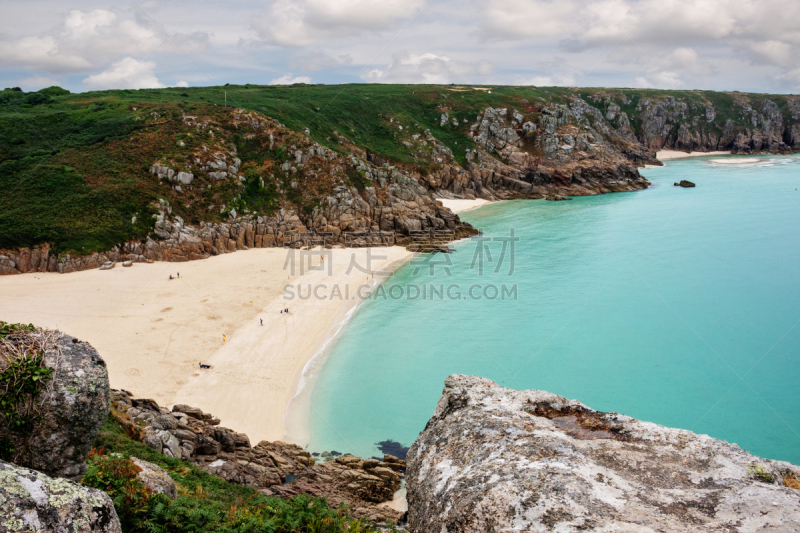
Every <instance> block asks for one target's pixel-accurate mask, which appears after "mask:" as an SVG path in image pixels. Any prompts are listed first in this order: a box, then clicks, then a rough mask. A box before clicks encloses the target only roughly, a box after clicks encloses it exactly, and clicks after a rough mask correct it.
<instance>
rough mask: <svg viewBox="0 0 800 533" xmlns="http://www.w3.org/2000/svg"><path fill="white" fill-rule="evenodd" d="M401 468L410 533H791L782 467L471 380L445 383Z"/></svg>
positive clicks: (786, 469)
mask: <svg viewBox="0 0 800 533" xmlns="http://www.w3.org/2000/svg"><path fill="white" fill-rule="evenodd" d="M407 460H408V504H409V526H410V529H411V531H413V532H417V533H423V532H426V533H427V532H436V533H439V532H442V531H448V532H456V531H457V532H476V533H477V532H481V533H485V532H500V531H504V532H510V531H598V532H599V531H603V532H609V531H625V532H656V531H658V532H667V531H669V532H674V531H709V532H740V531H741V532H745V531H776V532H777V531H787V532H788V531H799V530H800V491H798V490H795V489H793V488H789V487H787V486H785V484H787V485H793V484H794V483H795V481H794V479H795V478H796V477H798V474H800V468H798V467H796V466H794V465H792V464H789V463H785V462H780V461H772V460H766V459H761V458H758V457H754V456H752V455H750V454H749V453H747V452H745V451H744V450H742V449H741V448H739V447H738V446H736V445H735V444H729V443H727V442H724V441H720V440H716V439H713V438H711V437H708V436H706V435H696V434H694V433H692V432H690V431H685V430H681V429H671V428H666V427H663V426H659V425H656V424H652V423H649V422H642V421H639V420H635V419H633V418H630V417H627V416H624V415H620V414H617V413H601V412H597V411H593V410H592V409H590V408H588V407H586V406H584V405H582V404H581V403H579V402H578V401H575V400H572V401H570V400H567V399H566V398H563V397H561V396H557V395H555V394H551V393H548V392H544V391H538V390H528V391H515V390H510V389H506V388H504V387H500V386H498V385H497V384H495V383H494V382H492V381H490V380H488V379H483V378H478V377H468V376H461V375H453V376H450V377H448V378H447V380H446V381H445V389H444V392H443V394H442V397H441V399H440V400H439V404H438V406H437V408H436V412H435V413H434V415H433V417H432V418H431V419H430V421H429V422H428V425H427V426H426V427H425V430H424V431H423V432H422V433H421V435H420V437H419V438H418V439H417V440H416V442H414V444H413V445H412V447H411V449H410V450H409V454H408V458H407ZM790 480H791V481H790Z"/></svg>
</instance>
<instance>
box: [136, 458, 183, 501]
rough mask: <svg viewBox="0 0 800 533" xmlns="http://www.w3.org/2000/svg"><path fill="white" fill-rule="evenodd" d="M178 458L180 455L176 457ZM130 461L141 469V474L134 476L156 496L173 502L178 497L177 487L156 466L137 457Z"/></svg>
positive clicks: (164, 472) (165, 472)
mask: <svg viewBox="0 0 800 533" xmlns="http://www.w3.org/2000/svg"><path fill="white" fill-rule="evenodd" d="M178 457H180V455H179V456H178ZM131 461H133V463H134V464H135V465H136V466H138V467H139V468H141V472H139V473H138V474H136V477H138V478H139V479H140V480H142V483H144V485H145V486H146V487H147V488H149V489H150V490H152V491H153V492H155V493H157V494H163V495H164V496H166V497H167V498H169V499H171V500H174V499H175V498H177V497H178V486H177V485H175V482H174V481H172V478H171V477H169V474H167V471H166V470H164V469H163V468H161V467H160V466H158V465H154V464H153V463H148V462H147V461H143V460H142V459H139V458H138V457H131Z"/></svg>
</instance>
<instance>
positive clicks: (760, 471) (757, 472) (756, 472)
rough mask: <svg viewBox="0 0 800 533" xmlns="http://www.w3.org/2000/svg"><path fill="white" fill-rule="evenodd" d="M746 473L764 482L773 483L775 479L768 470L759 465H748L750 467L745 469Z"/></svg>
mask: <svg viewBox="0 0 800 533" xmlns="http://www.w3.org/2000/svg"><path fill="white" fill-rule="evenodd" d="M747 473H748V474H750V475H751V476H753V477H754V478H756V479H757V480H759V481H763V482H764V483H774V481H775V479H774V478H773V477H772V474H771V473H770V471H769V470H767V469H766V468H764V467H763V466H761V465H756V464H754V465H750V467H749V468H748V469H747Z"/></svg>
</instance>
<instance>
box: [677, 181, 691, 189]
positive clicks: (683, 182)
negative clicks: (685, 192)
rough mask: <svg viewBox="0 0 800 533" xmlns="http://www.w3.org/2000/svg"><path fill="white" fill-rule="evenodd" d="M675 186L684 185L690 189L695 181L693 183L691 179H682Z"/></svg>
mask: <svg viewBox="0 0 800 533" xmlns="http://www.w3.org/2000/svg"><path fill="white" fill-rule="evenodd" d="M675 186H676V187H683V188H685V189H688V188H689V187H694V183H692V182H691V181H687V180H681V181H680V183H676V184H675Z"/></svg>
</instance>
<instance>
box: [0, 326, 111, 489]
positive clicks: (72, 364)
mask: <svg viewBox="0 0 800 533" xmlns="http://www.w3.org/2000/svg"><path fill="white" fill-rule="evenodd" d="M36 334H38V335H43V336H46V337H48V339H52V340H48V343H47V344H45V352H44V365H45V366H47V367H48V368H52V369H53V373H52V376H51V377H50V379H49V380H48V381H47V382H46V383H45V385H44V390H42V391H41V393H40V394H39V396H38V397H37V400H38V401H39V402H40V411H41V418H40V419H38V420H36V421H35V422H34V423H33V425H32V426H30V427H29V428H28V429H26V430H23V431H19V430H15V431H10V430H9V428H8V425H7V424H6V420H5V418H4V417H3V415H0V439H2V438H8V439H9V441H10V443H11V445H12V446H13V448H14V451H13V452H12V453H11V455H10V457H9V459H10V460H11V461H12V462H13V463H14V464H18V465H20V466H25V467H28V468H33V469H34V470H38V471H40V472H44V473H45V474H47V475H49V476H53V477H68V478H73V479H80V478H81V476H83V474H84V473H85V472H86V457H87V456H88V455H89V452H90V451H91V450H92V443H93V442H94V439H95V437H97V432H98V431H99V430H100V426H102V425H103V422H105V420H106V417H107V416H108V411H109V401H110V400H109V387H108V372H107V370H106V364H105V362H104V361H103V359H102V358H101V357H100V355H99V354H98V353H97V351H96V350H95V349H94V348H92V346H91V345H90V344H89V343H86V342H81V341H79V340H78V339H74V338H72V337H70V336H68V335H63V334H61V333H60V332H57V331H44V330H37V332H36Z"/></svg>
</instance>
